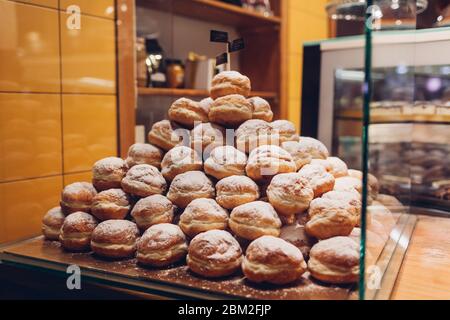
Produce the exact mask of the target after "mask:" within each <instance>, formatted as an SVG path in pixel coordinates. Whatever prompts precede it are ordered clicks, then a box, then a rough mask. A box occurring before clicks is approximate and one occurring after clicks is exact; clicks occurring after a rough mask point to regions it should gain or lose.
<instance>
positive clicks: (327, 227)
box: [305, 198, 358, 240]
mask: <svg viewBox="0 0 450 320" xmlns="http://www.w3.org/2000/svg"><path fill="white" fill-rule="evenodd" d="M308 216H309V220H308V222H307V223H306V229H305V230H306V232H307V233H308V234H309V235H310V236H313V237H316V238H317V239H321V240H322V239H328V238H332V237H336V236H348V235H349V234H350V232H352V230H353V228H354V227H355V226H356V224H357V222H358V217H357V216H355V215H354V212H353V210H352V208H351V206H350V205H349V204H348V203H346V202H345V201H343V200H331V199H325V198H317V199H314V200H313V201H311V204H310V206H309V210H308Z"/></svg>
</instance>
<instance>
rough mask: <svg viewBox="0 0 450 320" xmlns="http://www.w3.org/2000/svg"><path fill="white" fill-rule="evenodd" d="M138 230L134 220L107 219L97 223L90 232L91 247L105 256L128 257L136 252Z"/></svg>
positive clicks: (101, 255) (98, 253)
mask: <svg viewBox="0 0 450 320" xmlns="http://www.w3.org/2000/svg"><path fill="white" fill-rule="evenodd" d="M138 238H139V230H138V227H137V226H136V224H135V223H134V222H131V221H127V220H107V221H103V222H101V223H99V224H98V226H97V227H96V228H95V229H94V231H93V232H92V238H91V248H92V251H94V253H95V254H97V255H98V256H100V257H105V258H115V259H121V258H128V257H132V256H134V254H135V252H136V240H137V239H138Z"/></svg>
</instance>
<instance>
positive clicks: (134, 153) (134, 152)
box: [125, 143, 163, 168]
mask: <svg viewBox="0 0 450 320" xmlns="http://www.w3.org/2000/svg"><path fill="white" fill-rule="evenodd" d="M162 157H163V152H162V151H161V149H159V148H157V147H155V146H153V145H151V144H148V143H135V144H133V145H132V146H131V147H130V148H129V149H128V158H127V159H126V160H125V163H126V164H127V166H128V168H131V167H133V166H135V165H138V164H149V165H151V166H154V167H157V168H160V167H161V160H162Z"/></svg>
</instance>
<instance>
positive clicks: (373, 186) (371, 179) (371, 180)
mask: <svg viewBox="0 0 450 320" xmlns="http://www.w3.org/2000/svg"><path fill="white" fill-rule="evenodd" d="M348 175H349V176H350V177H353V178H356V179H359V180H361V182H362V178H363V175H362V172H361V171H359V170H353V169H349V170H348ZM367 185H368V191H369V196H370V198H371V200H375V199H377V197H378V192H379V189H380V186H379V184H378V179H377V178H376V177H375V176H374V175H373V174H370V173H368V174H367Z"/></svg>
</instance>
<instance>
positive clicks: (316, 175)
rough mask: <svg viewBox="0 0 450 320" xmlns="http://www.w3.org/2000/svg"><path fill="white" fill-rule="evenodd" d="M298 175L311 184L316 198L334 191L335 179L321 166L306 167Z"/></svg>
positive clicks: (310, 165) (308, 165)
mask: <svg viewBox="0 0 450 320" xmlns="http://www.w3.org/2000/svg"><path fill="white" fill-rule="evenodd" d="M298 173H299V174H300V175H301V176H303V177H304V178H306V179H307V180H308V181H309V184H310V185H311V187H312V189H313V191H314V197H315V198H317V197H320V196H321V195H322V194H324V193H326V192H328V191H331V190H333V187H334V184H335V179H334V177H333V175H332V174H331V173H328V172H327V170H326V169H325V167H323V166H321V165H317V164H307V165H304V166H303V167H302V168H301V169H300V171H299V172H298Z"/></svg>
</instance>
